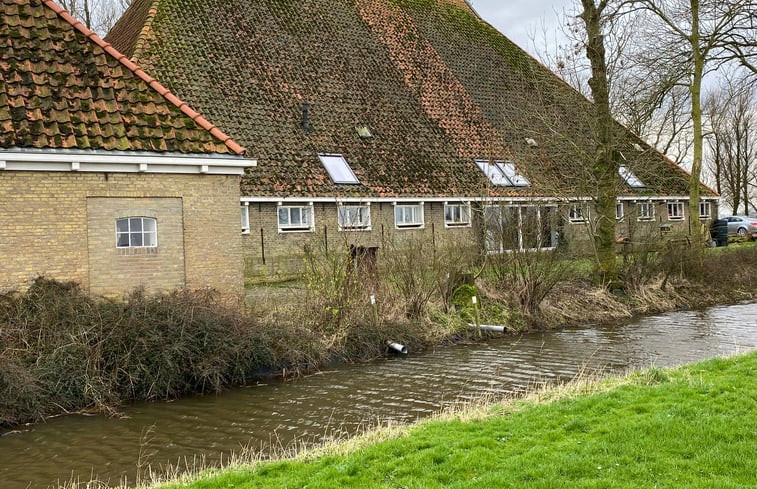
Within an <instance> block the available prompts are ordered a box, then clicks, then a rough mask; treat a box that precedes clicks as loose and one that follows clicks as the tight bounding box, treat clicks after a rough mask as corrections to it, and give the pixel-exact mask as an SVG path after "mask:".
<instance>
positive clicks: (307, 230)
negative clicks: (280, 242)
mask: <svg viewBox="0 0 757 489" xmlns="http://www.w3.org/2000/svg"><path fill="white" fill-rule="evenodd" d="M314 231H315V229H314V228H291V229H282V228H279V233H280V234H291V233H312V232H314Z"/></svg>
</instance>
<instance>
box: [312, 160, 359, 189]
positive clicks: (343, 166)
mask: <svg viewBox="0 0 757 489" xmlns="http://www.w3.org/2000/svg"><path fill="white" fill-rule="evenodd" d="M318 159H319V160H321V164H322V165H323V167H324V168H325V169H326V171H327V172H328V174H329V177H331V181H332V182H334V183H337V184H348V185H355V184H359V183H360V180H358V179H357V177H356V176H355V172H353V171H352V168H351V167H350V164H349V163H347V160H346V159H345V158H344V156H342V155H340V154H319V155H318Z"/></svg>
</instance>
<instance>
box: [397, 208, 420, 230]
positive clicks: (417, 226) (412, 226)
mask: <svg viewBox="0 0 757 489" xmlns="http://www.w3.org/2000/svg"><path fill="white" fill-rule="evenodd" d="M401 207H415V208H418V210H419V215H420V220H419V221H414V222H412V223H404V222H403V223H399V222H397V209H399V208H401ZM393 212H394V227H395V228H396V229H423V228H424V227H425V226H426V217H425V205H424V203H423V202H419V203H407V202H394V209H393Z"/></svg>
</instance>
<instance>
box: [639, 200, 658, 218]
mask: <svg viewBox="0 0 757 489" xmlns="http://www.w3.org/2000/svg"><path fill="white" fill-rule="evenodd" d="M636 218H637V219H638V220H639V221H652V220H654V202H638V203H637V204H636Z"/></svg>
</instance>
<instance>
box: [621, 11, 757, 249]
mask: <svg viewBox="0 0 757 489" xmlns="http://www.w3.org/2000/svg"><path fill="white" fill-rule="evenodd" d="M629 4H630V5H631V6H633V8H635V9H637V10H636V11H637V12H641V13H644V14H646V19H647V21H646V22H645V29H643V31H642V32H641V34H642V42H641V43H640V45H643V46H644V47H645V49H644V54H645V56H644V57H643V59H646V60H648V61H650V63H649V64H650V65H657V66H660V65H662V66H667V67H672V68H673V70H674V71H673V73H675V72H677V73H678V77H677V83H680V84H684V85H685V86H686V87H687V88H688V91H689V94H690V104H691V106H690V111H691V121H692V136H693V141H692V146H693V162H692V166H691V177H690V179H689V197H690V198H689V215H690V216H691V221H692V222H699V200H700V198H699V197H700V189H701V187H700V181H701V176H702V161H703V141H704V132H703V117H702V82H703V80H704V77H705V76H706V75H707V74H708V73H710V72H711V71H713V70H716V69H717V68H719V67H721V66H723V65H724V64H726V63H729V62H737V63H739V64H741V65H743V66H745V67H747V68H748V69H750V70H752V71H755V70H754V60H755V54H756V52H757V29H755V14H754V12H755V11H757V2H755V1H754V0H664V1H663V0H629ZM692 231H694V232H695V234H696V236H697V237H698V238H699V240H700V241H701V239H702V236H703V233H702V231H703V230H702V229H700V228H699V227H696V228H694V229H693V230H692ZM698 249H699V247H698V246H697V247H694V250H698ZM697 253H698V252H697ZM695 263H698V261H695Z"/></svg>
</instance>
